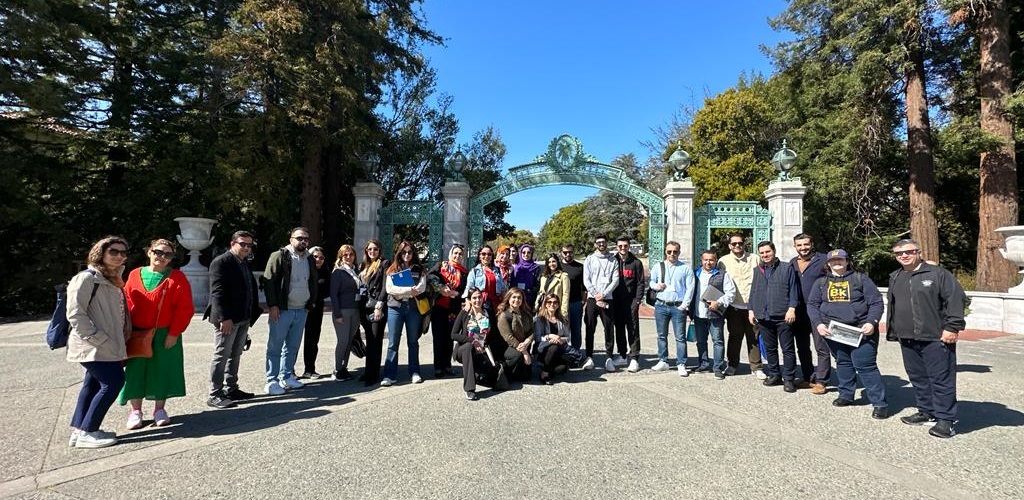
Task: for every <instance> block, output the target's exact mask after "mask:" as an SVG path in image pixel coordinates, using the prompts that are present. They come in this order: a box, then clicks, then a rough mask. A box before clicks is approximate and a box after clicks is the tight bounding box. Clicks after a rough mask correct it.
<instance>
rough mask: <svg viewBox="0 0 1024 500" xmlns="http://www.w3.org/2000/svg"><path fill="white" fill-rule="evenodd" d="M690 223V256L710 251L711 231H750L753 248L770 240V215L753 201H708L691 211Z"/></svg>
mask: <svg viewBox="0 0 1024 500" xmlns="http://www.w3.org/2000/svg"><path fill="white" fill-rule="evenodd" d="M693 222H694V224H693V229H694V233H695V234H694V238H693V245H694V248H693V254H694V255H699V254H700V252H703V251H704V250H707V249H708V248H711V230H712V229H722V228H726V229H750V230H752V237H753V240H754V244H755V245H756V244H757V243H758V242H761V241H770V240H771V239H772V213H771V212H770V211H769V210H768V209H766V208H764V207H762V206H761V205H760V204H759V203H757V202H755V201H709V202H707V204H705V205H704V206H703V207H700V208H698V209H697V210H695V211H694V212H693ZM755 250H756V248H755Z"/></svg>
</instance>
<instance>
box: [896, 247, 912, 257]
mask: <svg viewBox="0 0 1024 500" xmlns="http://www.w3.org/2000/svg"><path fill="white" fill-rule="evenodd" d="M918 251H919V250H918V249H916V248H915V249H913V250H896V251H894V252H893V253H892V254H893V255H895V256H897V257H903V256H904V255H916V254H917V252H918Z"/></svg>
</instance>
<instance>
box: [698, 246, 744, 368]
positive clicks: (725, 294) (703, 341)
mask: <svg viewBox="0 0 1024 500" xmlns="http://www.w3.org/2000/svg"><path fill="white" fill-rule="evenodd" d="M700 264H701V266H700V267H699V268H697V272H696V273H695V275H696V276H695V278H694V283H695V284H696V288H695V289H694V292H693V303H692V304H691V305H690V315H691V316H692V317H693V327H694V330H695V332H694V333H696V336H697V338H696V341H697V357H698V358H699V359H700V364H699V365H697V370H696V371H697V372H710V371H713V372H714V373H715V378H716V379H718V380H725V369H726V363H725V333H724V331H723V330H724V327H725V310H726V309H727V308H728V307H729V304H731V303H732V299H733V297H735V296H736V284H735V283H733V281H732V278H730V277H729V275H728V274H726V272H725V271H724V270H719V269H718V252H715V250H714V249H708V250H704V251H703V252H701V254H700ZM709 335H710V336H711V343H712V344H713V345H714V355H713V356H714V357H713V361H714V362H713V363H712V362H711V361H709V360H708V336H709Z"/></svg>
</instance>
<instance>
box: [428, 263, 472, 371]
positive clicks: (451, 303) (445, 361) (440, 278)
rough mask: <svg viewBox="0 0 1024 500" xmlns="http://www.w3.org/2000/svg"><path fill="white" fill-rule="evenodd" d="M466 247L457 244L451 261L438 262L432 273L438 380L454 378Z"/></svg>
mask: <svg viewBox="0 0 1024 500" xmlns="http://www.w3.org/2000/svg"><path fill="white" fill-rule="evenodd" d="M465 252H466V247H464V246H462V245H460V244H458V243H456V244H454V245H452V248H451V249H450V250H449V251H448V260H446V261H444V262H438V263H437V265H436V266H434V269H432V270H431V271H430V275H431V280H430V282H431V283H433V284H434V285H435V291H436V292H437V299H435V300H434V307H432V308H431V310H430V330H431V336H432V337H433V338H434V377H436V378H442V377H444V376H445V375H454V372H453V371H452V336H451V331H452V325H453V324H454V322H455V317H456V316H457V315H458V314H459V311H460V310H461V309H462V293H463V292H465V290H466V274H467V273H468V271H466V268H465V266H463V265H462V258H463V257H464V255H465Z"/></svg>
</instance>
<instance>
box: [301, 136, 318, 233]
mask: <svg viewBox="0 0 1024 500" xmlns="http://www.w3.org/2000/svg"><path fill="white" fill-rule="evenodd" d="M307 134H308V135H307V142H306V159H305V161H304V162H303V165H302V205H301V212H300V216H299V217H300V219H301V220H302V225H303V226H305V227H306V229H309V238H310V240H311V241H310V244H311V245H319V244H321V243H323V231H322V228H323V224H322V220H323V214H322V212H321V193H322V188H321V175H320V170H321V169H320V162H321V161H323V156H324V154H323V153H324V147H323V143H322V142H321V141H320V140H319V138H318V137H319V131H317V130H308V131H307Z"/></svg>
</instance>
